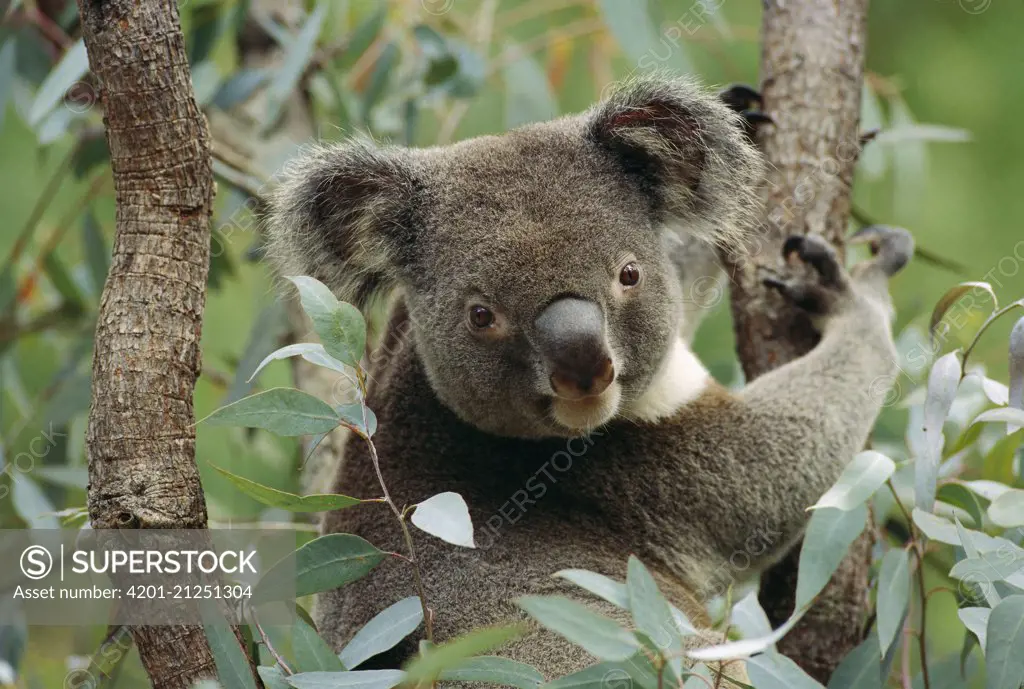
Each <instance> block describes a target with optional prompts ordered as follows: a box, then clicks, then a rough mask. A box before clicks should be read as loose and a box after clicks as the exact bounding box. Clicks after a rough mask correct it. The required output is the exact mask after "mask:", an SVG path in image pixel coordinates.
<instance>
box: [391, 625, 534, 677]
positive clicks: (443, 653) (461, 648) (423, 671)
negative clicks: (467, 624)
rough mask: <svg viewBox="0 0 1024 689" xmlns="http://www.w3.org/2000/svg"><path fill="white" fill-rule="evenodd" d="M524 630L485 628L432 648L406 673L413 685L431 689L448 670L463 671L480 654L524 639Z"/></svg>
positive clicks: (411, 664) (515, 628)
mask: <svg viewBox="0 0 1024 689" xmlns="http://www.w3.org/2000/svg"><path fill="white" fill-rule="evenodd" d="M524 631H525V630H524V629H523V628H522V627H512V626H505V627H483V628H481V629H474V630H473V631H471V632H469V633H467V634H463V635H462V636H459V637H456V638H455V639H452V640H451V641H447V642H445V643H443V644H441V645H439V646H432V647H430V648H429V649H427V650H424V651H423V652H422V653H420V654H419V655H418V656H416V657H414V658H413V659H412V660H410V661H409V662H408V663H407V664H406V666H405V668H404V670H405V674H406V678H407V681H408V683H409V684H425V685H428V684H429V683H431V682H434V681H436V680H437V679H438V677H440V675H441V673H442V672H444V671H445V670H452V669H456V668H459V667H462V665H463V663H464V662H465V661H466V660H467V659H468V658H471V657H473V656H475V655H477V654H480V653H484V652H485V651H490V650H492V649H495V648H499V647H501V646H504V645H505V644H507V643H508V642H509V641H512V640H514V639H517V638H519V637H521V636H522V635H523V633H524Z"/></svg>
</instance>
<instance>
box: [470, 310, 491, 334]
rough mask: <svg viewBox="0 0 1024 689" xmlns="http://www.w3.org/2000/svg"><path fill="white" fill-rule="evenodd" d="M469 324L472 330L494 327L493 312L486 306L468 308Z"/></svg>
mask: <svg viewBox="0 0 1024 689" xmlns="http://www.w3.org/2000/svg"><path fill="white" fill-rule="evenodd" d="M469 322H470V324H471V325H472V326H473V327H474V328H480V329H483V328H489V327H491V326H492V325H494V312H493V311H491V310H490V309H489V308H487V307H486V306H480V305H479V304H474V305H473V306H470V307H469Z"/></svg>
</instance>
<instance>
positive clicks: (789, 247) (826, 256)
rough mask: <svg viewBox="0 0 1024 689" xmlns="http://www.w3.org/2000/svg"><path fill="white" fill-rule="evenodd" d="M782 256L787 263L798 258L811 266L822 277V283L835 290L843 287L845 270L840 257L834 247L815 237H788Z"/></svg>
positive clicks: (783, 246)
mask: <svg viewBox="0 0 1024 689" xmlns="http://www.w3.org/2000/svg"><path fill="white" fill-rule="evenodd" d="M782 256H783V258H785V259H786V262H787V263H792V261H793V257H794V256H796V257H798V258H799V259H800V260H801V261H802V262H804V263H807V264H808V265H810V266H811V267H812V268H814V270H816V271H817V272H818V275H820V276H821V279H822V282H823V283H824V284H825V285H826V286H828V287H833V288H840V287H842V286H843V268H842V266H841V265H840V264H839V257H838V256H836V251H835V249H833V248H832V245H831V244H829V243H828V242H826V241H825V240H824V239H822V238H820V237H816V236H815V235H806V236H805V235H794V236H791V237H787V238H786V241H785V243H783V245H782Z"/></svg>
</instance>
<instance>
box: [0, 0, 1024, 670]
mask: <svg viewBox="0 0 1024 689" xmlns="http://www.w3.org/2000/svg"><path fill="white" fill-rule="evenodd" d="M2 6H3V4H2V3H0V7H2ZM180 12H181V14H182V24H183V28H184V31H185V36H186V40H187V44H188V47H189V54H190V59H191V63H192V68H193V75H194V77H193V80H194V84H195V87H196V92H197V97H198V99H199V100H200V102H201V104H202V105H203V107H204V108H205V110H206V112H207V115H208V117H209V119H210V122H211V130H212V133H213V138H214V141H215V146H214V148H215V157H216V160H217V163H216V166H217V167H216V172H217V175H218V185H219V187H218V195H217V212H216V214H215V216H214V226H215V227H216V228H217V233H216V236H215V238H214V254H215V256H214V259H213V268H212V271H211V280H210V291H209V296H208V301H207V310H206V319H205V325H204V330H203V375H202V377H201V378H200V381H199V383H198V385H197V388H196V398H195V400H196V414H197V417H199V418H201V417H203V416H205V415H207V414H208V413H210V412H211V411H212V410H213V409H215V408H216V407H218V406H220V405H221V404H223V403H224V402H225V401H227V400H231V399H237V398H238V397H240V396H242V395H244V394H245V393H247V392H248V391H249V390H251V389H257V388H265V387H271V386H273V385H281V384H288V383H289V382H290V380H291V369H290V368H289V366H288V364H286V363H277V364H274V365H272V366H270V367H269V368H268V369H267V371H266V372H264V373H262V374H261V375H260V377H259V378H258V379H257V380H256V381H254V383H253V384H252V385H250V384H247V383H246V382H245V381H246V378H248V375H249V374H250V373H251V371H252V369H253V368H254V367H255V364H256V363H257V362H258V361H259V360H260V359H261V358H262V357H263V356H264V355H266V354H267V353H269V352H270V351H272V350H273V349H275V348H276V347H277V346H280V345H281V344H282V343H283V342H285V341H286V340H287V338H288V336H289V333H288V326H287V323H286V321H285V319H284V318H283V313H284V310H283V308H282V307H281V306H280V305H279V304H278V303H277V301H276V296H277V295H276V288H275V286H274V285H273V284H272V281H271V279H270V277H269V274H268V272H267V271H266V269H265V268H264V267H263V265H261V264H260V262H259V260H258V258H259V251H258V246H259V236H258V234H257V232H256V225H255V223H254V221H253V217H252V215H251V213H250V212H249V210H248V208H251V207H252V206H253V204H251V203H249V204H247V203H246V201H247V199H249V198H250V197H251V194H252V193H253V192H257V191H259V190H260V189H261V188H262V185H263V184H264V183H265V182H266V180H268V179H270V178H271V177H272V176H273V173H274V171H275V170H276V169H278V168H279V166H280V165H281V163H282V162H283V161H284V160H285V159H286V158H287V157H288V156H289V155H291V154H293V153H294V152H295V151H296V147H297V146H298V145H301V144H302V143H306V142H309V141H311V140H314V139H317V138H319V139H327V140H335V139H340V138H343V137H345V136H346V135H347V134H349V133H350V132H352V131H356V130H366V129H369V130H370V131H372V132H373V133H374V134H375V135H376V136H378V137H382V138H388V139H391V140H393V141H396V142H400V143H411V144H416V145H428V144H433V143H437V142H446V141H452V140H457V139H460V138H465V137H468V136H473V135H477V134H482V133H493V132H500V131H503V130H505V129H507V128H509V127H512V126H516V125H518V124H522V123H524V122H528V121H531V120H537V119H546V118H548V117H552V116H555V115H557V114H558V113H562V112H572V111H576V110H580V109H583V108H585V107H587V106H588V105H589V104H591V103H592V102H594V101H595V100H596V99H598V98H599V96H600V94H601V92H602V90H603V89H604V88H605V87H606V86H607V85H608V84H609V83H610V82H611V81H613V80H615V79H619V78H622V77H623V76H625V75H627V74H629V73H631V72H633V71H635V70H641V69H644V68H646V67H648V66H650V65H656V66H658V67H659V68H662V69H668V70H673V71H677V72H685V73H691V74H695V75H698V76H699V77H700V78H701V79H703V80H704V81H705V82H708V83H710V84H715V85H724V84H728V83H732V82H745V83H751V84H757V83H758V78H759V77H758V60H759V55H760V44H759V30H760V12H761V4H760V3H759V2H756V1H755V0H717V1H714V0H705V2H704V3H703V4H701V3H695V2H693V1H692V0H646V1H640V0H630V1H629V2H627V1H626V0H500V1H493V0H480V1H470V0H423V1H422V2H421V1H420V0H391V1H388V2H385V0H379V1H375V0H359V1H356V0H352V1H350V2H344V1H336V2H322V3H320V4H312V3H270V2H266V3H260V2H256V1H255V0H253V1H252V2H244V1H242V0H229V1H220V0H190V1H189V2H184V3H181V5H180ZM0 17H3V19H2V24H0V180H2V184H0V208H2V209H3V212H4V220H3V223H4V230H3V232H2V233H0V260H2V263H0V265H2V266H3V270H2V273H0V376H2V390H0V434H2V443H0V460H2V461H0V466H3V471H4V473H3V476H2V477H0V486H3V488H2V489H0V494H2V495H3V496H4V497H3V499H0V528H19V527H21V526H24V525H29V526H36V527H46V526H54V525H56V524H57V523H58V520H64V521H65V522H67V523H70V524H80V523H82V513H81V509H82V508H83V507H84V504H85V491H84V488H85V484H86V468H85V467H86V459H85V453H84V433H85V415H86V412H87V407H88V402H89V368H90V360H91V342H92V331H93V327H94V318H95V313H96V308H97V304H98V298H99V291H100V289H101V287H102V281H103V277H104V275H105V271H106V265H107V262H108V255H109V252H110V250H111V242H112V238H113V225H114V208H113V200H112V196H113V194H112V183H111V178H110V170H109V163H108V160H107V156H106V144H105V141H104V139H103V131H102V119H101V118H102V113H101V108H100V106H99V104H98V103H97V102H96V101H97V91H96V88H95V83H94V81H93V80H92V77H91V76H90V75H88V73H87V66H86V63H85V57H84V51H83V50H82V49H81V44H80V42H79V41H78V39H79V37H80V30H79V27H78V23H77V13H76V9H75V6H74V3H70V2H65V0H48V1H46V2H43V1H42V0H40V1H38V2H28V1H25V2H16V3H13V4H12V5H11V7H10V8H9V9H7V10H6V12H4V11H3V10H0ZM1022 25H1024V4H1022V3H1019V2H996V3H992V2H991V0H959V2H958V1H957V0H913V1H911V2H884V1H882V0H877V1H876V2H875V3H873V4H872V7H871V10H870V27H869V32H868V35H869V42H868V50H867V68H868V79H867V86H866V88H865V94H864V95H865V98H864V109H863V120H864V121H863V128H864V129H870V128H876V127H877V128H880V129H881V130H882V133H881V134H880V135H879V137H878V138H877V139H876V141H875V142H874V143H872V144H870V145H869V147H868V149H867V150H866V152H865V154H864V156H863V157H862V160H861V162H860V164H859V167H858V174H857V182H856V186H855V190H854V199H855V205H856V206H857V208H858V209H859V211H861V212H862V213H863V214H866V215H867V216H869V217H870V218H872V219H873V220H876V221H879V222H885V223H889V224H898V225H903V226H905V227H907V228H909V229H911V230H912V231H913V233H914V235H915V236H916V238H917V241H918V243H919V245H920V246H921V247H923V248H924V249H926V250H928V251H929V252H931V253H933V254H936V255H938V256H940V257H943V258H945V259H948V260H951V261H954V262H955V263H957V264H958V265H959V266H960V268H959V272H954V271H951V270H949V269H946V268H941V267H938V266H936V265H935V264H933V263H928V262H926V261H921V260H918V261H916V262H915V263H913V264H912V265H911V266H910V267H909V268H908V269H907V270H906V271H905V272H904V273H903V274H902V275H901V276H900V277H899V278H898V279H897V280H896V281H895V283H894V286H893V290H894V297H895V302H896V305H897V308H898V314H899V316H898V328H899V329H901V330H903V329H906V328H908V327H909V330H906V331H905V335H904V340H903V346H904V349H905V350H908V349H913V348H915V347H918V348H926V345H923V344H921V343H922V342H923V340H921V338H920V332H921V329H922V328H926V327H927V323H928V315H929V313H930V310H931V307H932V305H933V304H934V303H935V302H936V301H937V300H938V299H939V297H940V296H941V295H942V294H943V293H944V292H945V291H946V289H948V288H949V287H951V286H952V285H953V284H955V283H956V282H959V281H962V280H986V281H989V282H990V283H991V284H992V286H993V287H994V289H995V291H996V293H997V294H998V296H999V298H1000V301H1001V302H1003V303H1005V302H1008V301H1012V300H1013V299H1019V298H1021V297H1024V272H1022V264H1024V232H1022V230H1021V226H1020V224H1019V220H1018V219H1019V218H1021V217H1024V193H1021V189H1022V188H1024V166H1021V164H1020V160H1021V159H1022V157H1024V127H1021V126H1020V124H1019V113H1020V112H1021V109H1022V108H1021V107H1020V106H1022V105H1024V76H1022V75H1024V51H1022V50H1021V48H1020V39H1019V35H1018V34H1019V30H1020V26H1022ZM1015 252H1016V253H1015ZM989 307H990V304H988V303H986V301H985V299H984V298H982V297H980V296H979V297H978V299H977V304H976V306H975V307H973V308H970V307H964V308H961V309H960V312H959V313H958V314H952V315H951V318H950V323H951V331H950V335H949V341H948V342H947V343H946V346H947V348H950V347H954V346H959V345H962V344H964V343H965V342H969V340H970V337H971V336H972V334H973V332H974V331H975V330H976V328H977V326H978V325H980V324H981V322H982V321H983V320H984V319H985V317H986V316H987V315H988V313H989V310H990V308H989ZM727 311H728V310H727V308H722V307H721V306H720V307H719V308H717V309H716V310H715V313H714V314H713V316H712V317H711V318H710V320H709V321H708V323H707V324H706V325H705V327H704V328H703V329H702V331H701V333H700V334H699V336H698V342H697V348H698V353H699V354H700V355H701V357H702V358H703V359H704V360H705V361H706V362H707V363H708V364H709V366H710V367H711V368H712V370H713V372H714V373H715V375H716V376H718V377H719V378H720V379H722V380H723V381H726V382H734V378H735V371H736V370H737V369H736V364H735V356H734V353H733V346H732V341H731V337H732V335H731V331H730V324H729V319H728V312H727ZM1011 323H1012V321H1010V320H1007V321H1006V322H1005V323H1000V324H997V325H996V326H995V327H993V328H992V329H991V330H990V331H989V332H988V333H987V334H986V336H985V338H984V340H983V341H982V342H981V344H980V345H979V346H978V348H977V350H976V353H975V356H974V360H975V362H978V363H983V364H984V365H985V366H986V368H987V370H988V372H989V375H990V376H992V377H993V378H996V379H999V380H1005V376H1006V371H1007V363H1006V344H1005V343H1006V334H1007V332H1008V330H1009V327H1010V325H1011ZM907 371H908V376H907V377H906V379H905V380H902V381H901V385H900V388H901V394H904V395H905V394H909V391H910V390H911V389H912V388H913V387H914V384H915V382H916V379H915V376H918V375H919V374H920V367H918V368H914V367H913V366H908V368H907ZM253 386H255V388H254V387H253ZM906 423H907V410H906V409H904V408H902V407H900V406H899V405H896V406H894V407H893V408H891V409H890V410H888V411H887V413H886V414H885V416H884V418H883V420H882V423H881V425H880V430H879V439H880V441H881V442H888V443H890V444H901V443H902V439H903V430H902V429H903V428H904V426H905V425H906ZM51 428H52V429H55V430H56V431H57V432H58V433H59V434H61V435H59V437H57V440H56V442H55V443H54V444H52V445H50V444H47V445H46V450H45V451H37V452H36V454H35V455H32V454H31V451H30V450H28V448H29V446H30V443H31V441H32V440H33V439H35V438H37V437H39V436H40V434H41V433H43V432H44V431H48V429H51ZM35 447H36V448H38V447H39V445H38V443H37V445H36V446H35ZM25 452H30V455H28V456H25V455H22V454H21V453H25ZM19 456H21V457H22V459H21V464H20V465H16V464H15V458H17V457H19ZM1011 456H1012V451H1011ZM26 457H27V458H26ZM198 460H199V462H200V467H201V470H202V472H203V479H204V485H205V488H206V491H207V500H208V504H209V511H210V518H211V521H212V522H214V523H216V524H238V523H249V522H257V521H260V520H277V521H283V520H286V519H289V518H291V517H289V516H288V515H282V514H278V513H267V512H263V511H261V508H260V506H259V505H258V504H257V503H255V502H253V501H251V500H249V499H247V498H245V497H244V496H242V495H241V494H239V493H238V492H237V491H236V490H234V489H233V488H232V487H231V486H230V485H229V484H227V483H226V481H225V480H224V479H223V478H222V477H220V476H219V475H215V472H213V471H212V470H211V469H210V468H209V466H208V463H212V464H216V465H218V466H221V467H224V468H226V469H228V470H230V471H233V472H235V473H239V474H242V475H245V476H247V477H249V478H252V479H254V480H257V481H260V482H262V483H267V484H271V485H274V486H277V487H280V488H282V489H287V490H293V491H296V490H299V489H300V478H299V474H300V471H299V467H300V466H301V464H302V460H303V458H302V455H301V451H300V449H299V447H298V446H297V444H296V443H293V442H287V441H283V440H281V439H278V438H276V437H273V436H270V435H267V434H265V433H245V432H242V431H239V430H236V429H226V428H207V427H203V426H200V428H199V433H198ZM26 464H30V465H31V468H30V469H29V470H27V471H23V469H25V468H26ZM979 467H980V468H979V469H978V472H977V474H976V476H975V477H980V476H986V474H985V473H984V472H985V467H984V466H983V465H979ZM1010 479H1011V481H1012V482H1019V481H1018V480H1017V478H1016V477H1015V476H1013V475H1012V473H1011V476H1010ZM947 569H948V567H947ZM939 579H940V578H939V577H938V575H936V585H938V584H940V583H942V582H941V581H940V580H939ZM932 600H933V601H934V607H936V608H939V610H938V611H937V612H936V613H935V614H934V615H933V616H931V618H930V619H931V621H932V626H933V627H934V633H932V634H931V636H930V642H931V643H932V645H933V646H934V647H935V652H936V655H935V656H934V657H936V658H938V657H942V656H944V655H946V654H948V653H954V654H957V653H958V652H959V648H960V644H961V638H962V628H960V627H959V626H957V627H956V631H952V628H951V627H950V625H949V621H950V620H951V619H955V617H953V615H954V605H955V602H954V600H953V599H952V597H946V599H944V598H943V597H941V596H935V597H933V599H932ZM24 632H25V630H24V629H19V628H17V627H6V628H3V629H0V686H2V685H3V684H4V682H5V681H9V680H11V679H12V678H13V677H14V676H15V675H14V674H13V671H14V670H15V669H16V670H17V677H18V679H17V680H16V681H17V685H16V686H19V687H53V686H59V685H60V683H61V682H62V681H63V678H64V677H65V676H66V674H67V673H68V672H69V671H70V670H73V669H75V668H76V667H78V666H79V665H81V664H83V663H87V662H88V659H87V656H88V655H89V654H91V653H92V652H94V651H95V649H96V647H97V645H98V644H99V642H100V640H101V639H102V636H103V632H104V630H103V628H102V627H98V628H97V629H33V630H32V632H31V634H27V635H26V634H25V633H24ZM5 663H6V665H7V667H6V668H5ZM9 671H10V672H9ZM119 672H121V673H122V674H121V675H120V679H117V680H116V681H114V682H113V683H109V684H108V685H105V686H120V687H133V686H140V685H141V684H140V683H141V682H143V680H142V679H141V675H140V674H139V673H140V670H139V668H138V667H137V664H136V663H135V661H134V659H132V660H131V661H130V662H129V663H127V664H126V665H125V666H124V667H123V668H122V669H121V670H119ZM5 673H7V674H5ZM933 686H934V685H933Z"/></svg>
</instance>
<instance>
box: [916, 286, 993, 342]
mask: <svg viewBox="0 0 1024 689" xmlns="http://www.w3.org/2000/svg"><path fill="white" fill-rule="evenodd" d="M976 289H977V290H982V291H984V292H987V293H988V295H989V296H990V297H991V298H992V309H993V310H995V309H998V308H999V300H998V299H997V298H996V293H995V290H994V289H992V285H990V284H989V283H987V282H961V283H960V284H959V285H956V286H954V287H951V288H950V289H949V290H947V291H946V293H945V294H943V295H942V297H941V298H940V299H939V300H938V301H937V302H935V308H934V309H932V317H931V320H930V321H929V323H928V332H929V333H930V334H931V335H932V336H933V337H934V336H935V329H936V328H937V327H938V325H939V323H940V322H942V317H943V316H945V315H946V312H948V311H949V309H950V307H952V306H953V305H954V304H956V303H957V302H958V301H959V300H960V298H961V297H963V296H964V295H965V294H967V293H968V292H972V291H974V290H976Z"/></svg>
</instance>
